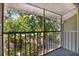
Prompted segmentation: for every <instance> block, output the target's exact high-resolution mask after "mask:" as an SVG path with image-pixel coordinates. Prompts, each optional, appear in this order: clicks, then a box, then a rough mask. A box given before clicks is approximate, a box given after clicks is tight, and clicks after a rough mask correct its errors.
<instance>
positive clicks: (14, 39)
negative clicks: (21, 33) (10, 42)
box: [14, 34, 16, 56]
mask: <svg viewBox="0 0 79 59" xmlns="http://www.w3.org/2000/svg"><path fill="white" fill-rule="evenodd" d="M14 42H15V44H14V49H15V56H16V34H14Z"/></svg>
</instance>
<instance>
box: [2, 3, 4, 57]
mask: <svg viewBox="0 0 79 59" xmlns="http://www.w3.org/2000/svg"><path fill="white" fill-rule="evenodd" d="M3 23H4V3H2V56H4V39H3V28H4V25H3Z"/></svg>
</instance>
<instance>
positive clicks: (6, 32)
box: [3, 31, 61, 34]
mask: <svg viewBox="0 0 79 59" xmlns="http://www.w3.org/2000/svg"><path fill="white" fill-rule="evenodd" d="M43 32H61V31H34V32H33V31H32V32H3V34H16V33H18V34H23V33H43Z"/></svg>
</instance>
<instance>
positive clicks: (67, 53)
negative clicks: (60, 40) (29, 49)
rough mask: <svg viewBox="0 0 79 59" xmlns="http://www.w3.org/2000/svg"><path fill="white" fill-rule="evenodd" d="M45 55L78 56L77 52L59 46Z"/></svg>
mask: <svg viewBox="0 0 79 59" xmlns="http://www.w3.org/2000/svg"><path fill="white" fill-rule="evenodd" d="M44 56H78V55H77V54H76V53H74V52H72V51H69V50H67V49H65V48H59V49H57V50H54V51H51V52H49V53H47V54H45V55H44Z"/></svg>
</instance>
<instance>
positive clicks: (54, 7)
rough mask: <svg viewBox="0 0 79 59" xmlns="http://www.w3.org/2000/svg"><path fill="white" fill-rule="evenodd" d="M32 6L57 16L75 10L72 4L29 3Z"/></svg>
mask: <svg viewBox="0 0 79 59" xmlns="http://www.w3.org/2000/svg"><path fill="white" fill-rule="evenodd" d="M31 4H32V5H35V6H38V7H41V8H45V9H48V10H50V11H53V12H55V13H57V14H60V15H63V14H65V13H67V12H68V11H70V10H72V9H74V8H76V6H75V5H74V4H73V3H31Z"/></svg>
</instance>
